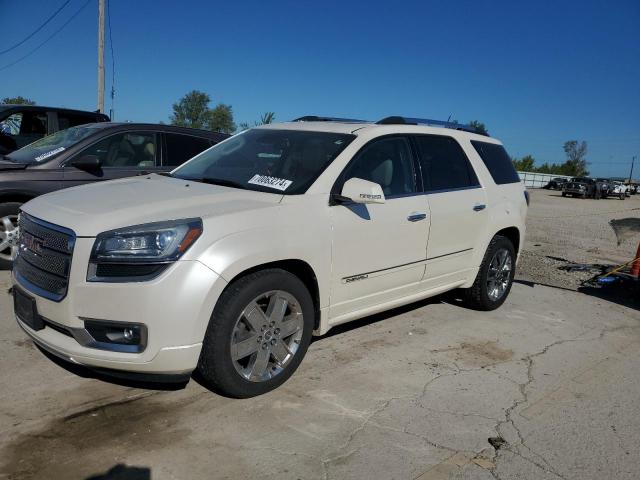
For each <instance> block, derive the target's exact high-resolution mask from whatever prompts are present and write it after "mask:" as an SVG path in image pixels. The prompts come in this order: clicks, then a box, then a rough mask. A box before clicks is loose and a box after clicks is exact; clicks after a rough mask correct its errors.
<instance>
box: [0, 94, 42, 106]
mask: <svg viewBox="0 0 640 480" xmlns="http://www.w3.org/2000/svg"><path fill="white" fill-rule="evenodd" d="M0 103H4V104H11V105H35V104H36V102H34V101H33V100H30V99H28V98H26V97H21V96H20V95H18V96H17V97H5V98H3V99H2V101H0Z"/></svg>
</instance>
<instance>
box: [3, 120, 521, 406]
mask: <svg viewBox="0 0 640 480" xmlns="http://www.w3.org/2000/svg"><path fill="white" fill-rule="evenodd" d="M306 119H310V120H308V121H307V120H306ZM423 123H424V124H423ZM433 125H444V126H445V127H444V128H443V127H442V126H440V127H438V126H433ZM528 203H529V197H528V193H527V192H526V190H525V188H524V184H523V182H522V181H521V180H520V177H519V176H518V174H517V172H516V171H515V169H514V168H513V163H512V161H511V157H509V155H508V154H507V152H506V151H505V149H504V147H503V146H502V144H501V143H500V142H499V141H498V140H496V139H493V138H490V137H488V136H486V135H482V134H478V133H476V131H475V129H473V128H472V127H465V126H463V125H459V124H451V123H447V122H438V123H436V122H435V121H432V120H419V119H404V118H402V117H389V118H385V119H383V120H381V121H379V122H377V123H367V122H357V121H350V120H344V121H338V120H337V119H328V118H327V119H322V118H319V117H303V119H300V120H299V121H294V122H290V123H284V124H271V125H265V126H262V127H258V128H253V129H249V130H246V131H244V132H243V133H241V134H238V135H235V136H233V137H231V138H230V139H228V140H226V141H225V142H222V143H220V144H219V145H216V146H214V147H212V148H211V149H209V150H207V151H206V152H204V153H202V154H201V155H198V156H197V157H195V158H193V159H192V160H191V161H189V162H187V163H186V164H184V165H182V166H181V167H180V168H178V169H176V170H174V171H173V172H171V174H170V175H165V176H161V175H145V176H143V177H137V178H125V179H121V180H117V181H114V182H107V183H104V184H98V185H86V186H82V187H78V188H73V189H68V190H65V191H61V192H55V193H53V194H49V195H46V196H43V197H40V198H36V199H34V200H32V201H30V202H29V203H27V204H25V205H24V206H23V208H22V214H21V222H22V224H23V229H22V235H23V242H22V243H21V246H20V252H19V255H18V257H17V259H16V264H15V266H14V269H13V285H14V287H13V292H14V299H15V304H14V305H15V312H16V318H17V319H18V324H19V325H20V326H21V328H23V329H24V331H25V332H26V333H27V334H28V335H29V336H30V337H31V338H32V339H33V341H34V342H35V343H36V344H37V345H39V346H41V347H42V348H43V349H45V350H48V351H50V352H52V353H54V354H55V355H58V356H60V357H62V358H63V359H67V360H71V361H73V362H76V363H80V364H83V365H86V366H89V367H95V368H100V369H101V370H102V371H105V370H106V371H109V369H111V370H114V369H115V370H117V373H116V374H117V375H120V376H122V375H128V376H134V377H135V376H136V374H140V373H144V374H145V375H154V374H155V375H156V377H155V378H162V377H163V376H164V377H163V378H165V379H171V380H180V381H186V380H188V379H189V377H190V375H191V373H192V371H193V370H194V369H196V368H197V369H198V372H199V374H200V376H201V378H202V381H203V382H204V383H205V384H206V385H208V386H210V387H211V388H212V389H214V390H215V391H218V392H221V393H223V394H225V395H229V396H232V397H251V396H254V395H259V394H262V393H265V392H267V391H269V390H272V389H274V388H276V387H278V386H279V385H281V384H282V383H283V382H285V381H286V380H287V378H289V377H290V376H291V375H292V374H293V372H294V371H295V370H296V368H297V367H298V365H299V364H300V362H301V361H302V358H303V357H304V355H305V353H306V351H307V347H308V346H309V343H310V341H311V337H312V334H313V333H316V334H320V335H321V334H324V333H326V332H327V331H328V330H329V329H330V328H331V327H333V326H336V325H339V324H342V323H345V322H348V321H351V320H355V319H357V318H361V317H364V316H367V315H371V314H373V313H377V312H381V311H384V310H388V309H390V308H394V307H398V306H401V305H404V304H408V303H411V302H415V301H417V300H420V299H423V298H427V297H430V296H433V295H437V294H440V293H442V292H445V291H449V290H454V289H461V290H459V295H460V298H462V299H463V300H464V302H465V304H466V305H467V306H469V307H471V308H475V309H479V310H493V309H496V308H498V307H499V306H500V305H502V303H503V302H504V301H505V299H506V298H507V296H508V295H509V291H510V289H511V285H512V282H513V278H514V273H515V268H516V260H517V256H518V252H519V251H520V249H521V246H522V244H523V243H524V234H525V217H526V214H527V209H528ZM38 239H41V240H38ZM50 248H51V250H50ZM52 250H54V251H52ZM39 251H40V252H44V253H43V254H42V253H38V252H39ZM52 260H56V261H57V263H53V262H52ZM146 378H148V377H146Z"/></svg>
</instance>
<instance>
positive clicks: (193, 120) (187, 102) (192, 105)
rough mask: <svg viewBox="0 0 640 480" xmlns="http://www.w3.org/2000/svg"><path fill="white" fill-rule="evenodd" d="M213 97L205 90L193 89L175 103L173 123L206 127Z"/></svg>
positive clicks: (172, 116)
mask: <svg viewBox="0 0 640 480" xmlns="http://www.w3.org/2000/svg"><path fill="white" fill-rule="evenodd" d="M210 101H211V98H210V97H209V95H207V94H206V93H204V92H200V91H198V90H192V91H190V92H189V93H187V94H186V95H185V96H184V97H182V98H181V99H180V100H179V101H178V102H177V103H174V104H173V115H171V118H170V120H171V124H172V125H178V126H180V127H191V128H206V127H207V125H208V123H209V118H210V110H209V102H210Z"/></svg>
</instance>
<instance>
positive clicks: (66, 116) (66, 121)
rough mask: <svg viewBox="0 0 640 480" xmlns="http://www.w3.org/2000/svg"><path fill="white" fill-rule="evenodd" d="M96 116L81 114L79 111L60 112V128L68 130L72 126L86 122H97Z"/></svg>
mask: <svg viewBox="0 0 640 480" xmlns="http://www.w3.org/2000/svg"><path fill="white" fill-rule="evenodd" d="M95 121H96V117H95V116H93V115H91V116H90V115H81V114H77V113H66V112H58V129H59V130H66V129H67V128H70V127H77V126H78V125H84V124H85V123H95Z"/></svg>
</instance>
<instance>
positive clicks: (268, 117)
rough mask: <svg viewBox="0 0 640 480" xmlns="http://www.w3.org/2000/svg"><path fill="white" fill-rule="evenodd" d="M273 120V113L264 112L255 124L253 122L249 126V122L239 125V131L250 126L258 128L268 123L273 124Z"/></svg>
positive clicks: (274, 115) (274, 116) (274, 117)
mask: <svg viewBox="0 0 640 480" xmlns="http://www.w3.org/2000/svg"><path fill="white" fill-rule="evenodd" d="M275 119H276V114H275V112H265V113H263V114H262V116H261V117H260V120H256V121H255V122H253V125H249V122H242V123H241V124H240V130H247V129H249V128H251V127H252V126H254V127H258V126H260V125H267V124H269V123H273V121H274V120H275Z"/></svg>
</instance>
